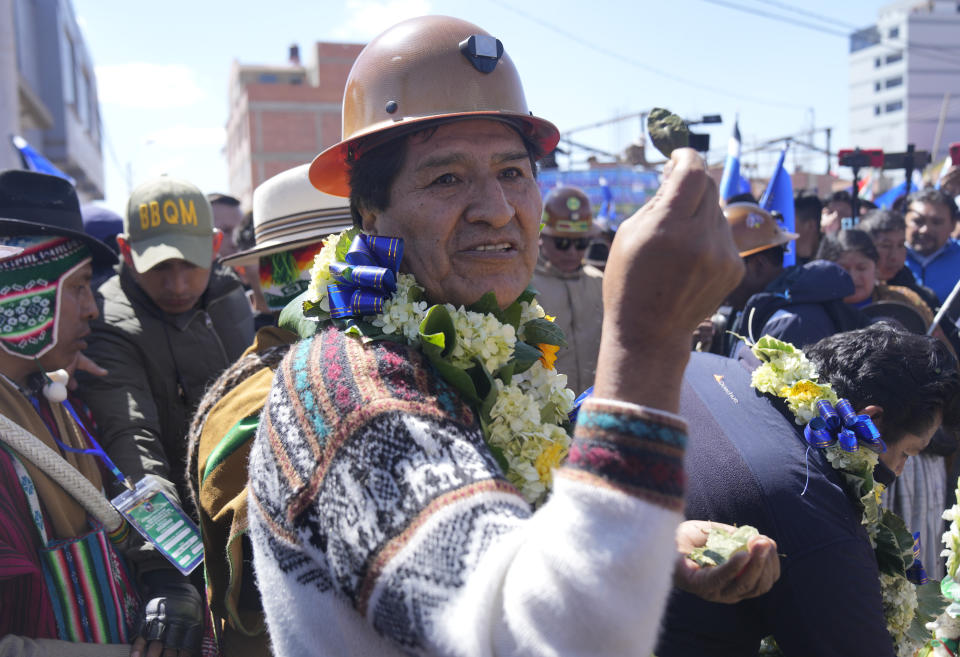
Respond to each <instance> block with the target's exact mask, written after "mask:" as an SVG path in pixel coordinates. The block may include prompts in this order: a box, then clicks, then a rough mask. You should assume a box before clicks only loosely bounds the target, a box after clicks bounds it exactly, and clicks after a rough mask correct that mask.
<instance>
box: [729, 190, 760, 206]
mask: <svg viewBox="0 0 960 657" xmlns="http://www.w3.org/2000/svg"><path fill="white" fill-rule="evenodd" d="M731 203H753V204H754V205H759V202H758V201H757V199H756V197H755V196H754V195H753V194H751V193H750V192H744V193H743V194H734V195H733V196H731V197H730V198H728V199H727V205H730V204H731Z"/></svg>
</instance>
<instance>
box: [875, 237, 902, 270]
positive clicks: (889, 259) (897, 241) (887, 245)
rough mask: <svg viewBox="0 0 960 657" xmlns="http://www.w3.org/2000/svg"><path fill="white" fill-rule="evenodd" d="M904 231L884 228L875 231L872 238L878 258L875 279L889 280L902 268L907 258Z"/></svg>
mask: <svg viewBox="0 0 960 657" xmlns="http://www.w3.org/2000/svg"><path fill="white" fill-rule="evenodd" d="M905 241H906V232H905V231H902V230H886V231H884V232H882V233H877V234H876V235H875V236H874V238H873V245H874V246H875V247H877V253H878V254H879V255H880V260H879V262H877V280H878V281H889V280H890V279H891V278H893V277H894V276H895V275H896V274H897V272H898V271H900V270H901V269H903V265H904V263H905V262H906V260H907V246H906V244H904V242H905Z"/></svg>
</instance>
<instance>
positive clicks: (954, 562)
mask: <svg viewBox="0 0 960 657" xmlns="http://www.w3.org/2000/svg"><path fill="white" fill-rule="evenodd" d="M955 497H956V499H960V481H958V482H957V491H956V495H955ZM943 519H944V520H949V521H950V528H949V529H948V530H947V531H946V532H944V534H943V544H944V545H945V546H946V547H945V548H944V550H943V552H941V553H940V556H941V557H946V558H947V574H946V575H944V577H943V579H942V580H941V581H940V591H941V593H942V594H943V596H944V597H945V598H947V600H949V601H950V604H949V606H948V607H947V608H946V609H945V610H944V611H943V613H941V614H940V615H939V616H937V618H936V620H934V621H933V622H931V623H928V624H927V629H928V630H930V631H932V632H933V637H934V638H933V640H931V641H929V642H928V643H927V645H926V646H924V649H923V650H922V651H920V653H918V654H919V655H920V656H921V657H930V656H932V657H957V654H958V653H960V578H958V577H957V570H958V569H960V526H958V524H957V523H958V521H960V504H954V505H953V506H952V507H950V508H949V509H947V510H946V511H944V512H943Z"/></svg>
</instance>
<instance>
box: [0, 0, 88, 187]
mask: <svg viewBox="0 0 960 657" xmlns="http://www.w3.org/2000/svg"><path fill="white" fill-rule="evenodd" d="M14 135H17V136H20V137H22V138H24V139H26V140H27V141H28V142H29V143H30V145H31V146H32V147H33V148H34V149H35V150H37V151H39V152H40V154H42V155H43V156H44V157H46V158H47V159H48V160H50V162H52V163H53V164H54V165H55V166H56V167H57V168H59V169H60V170H61V171H63V172H64V173H66V174H67V175H69V176H72V177H73V179H74V180H75V181H76V185H77V193H78V194H79V196H80V199H81V200H91V199H100V198H103V187H104V174H103V155H102V151H101V148H100V141H101V125H100V103H99V101H98V99H97V82H96V77H95V75H94V70H93V60H92V58H91V57H90V53H89V51H88V50H87V47H86V44H85V42H84V39H83V34H82V33H81V31H80V27H79V26H78V25H77V19H76V17H75V16H74V14H73V6H72V3H71V1H70V0H0V170H2V169H8V168H13V169H17V168H22V166H23V163H22V162H21V160H20V156H19V152H18V151H17V150H16V149H15V148H14V146H13V143H12V141H11V137H13V136H14Z"/></svg>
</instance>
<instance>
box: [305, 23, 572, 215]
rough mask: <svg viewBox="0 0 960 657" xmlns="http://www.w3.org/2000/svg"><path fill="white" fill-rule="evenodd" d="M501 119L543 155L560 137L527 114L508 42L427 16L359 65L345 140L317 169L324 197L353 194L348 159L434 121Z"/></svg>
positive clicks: (313, 171)
mask: <svg viewBox="0 0 960 657" xmlns="http://www.w3.org/2000/svg"><path fill="white" fill-rule="evenodd" d="M469 118H495V119H500V120H504V121H507V122H509V123H510V124H511V125H513V126H514V127H515V128H517V129H518V130H520V131H521V132H522V133H523V134H524V136H526V137H527V138H529V139H530V140H531V141H533V142H534V143H535V144H537V146H538V147H539V148H540V149H541V152H542V153H548V152H550V151H552V150H553V149H554V148H555V147H556V145H557V142H558V141H559V139H560V133H559V131H558V130H557V128H556V126H554V125H553V124H552V123H550V122H549V121H546V120H544V119H540V118H537V117H535V116H533V115H532V114H531V113H530V111H529V110H528V109H527V101H526V99H525V98H524V95H523V87H522V86H521V84H520V76H519V74H518V73H517V69H516V67H515V66H514V65H513V61H512V60H511V59H510V56H509V55H507V53H506V52H505V51H504V48H503V44H502V43H500V41H499V39H495V38H494V37H492V36H490V35H489V34H488V33H487V32H485V31H483V30H482V29H480V28H479V27H477V26H476V25H473V24H472V23H468V22H466V21H463V20H460V19H457V18H450V17H447V16H423V17H420V18H413V19H410V20H407V21H404V22H402V23H399V24H397V25H394V26H393V27H391V28H390V29H388V30H387V31H386V32H384V33H382V34H381V35H380V36H378V37H376V38H375V39H374V40H373V41H371V42H370V43H369V44H367V46H366V47H365V48H364V49H363V51H361V53H360V55H359V56H358V57H357V61H356V62H354V64H353V68H352V69H351V70H350V75H349V77H348V78H347V86H346V89H345V90H344V97H343V133H342V139H341V141H340V142H339V143H337V144H334V145H333V146H331V147H330V148H328V149H326V150H325V151H323V152H322V153H320V154H319V155H318V156H317V157H316V158H315V159H314V160H313V163H312V164H311V165H310V182H311V183H313V185H314V187H316V188H317V189H319V190H320V191H322V192H326V193H328V194H333V195H335V196H349V195H350V185H349V180H348V162H350V161H352V160H356V158H358V157H360V155H361V154H362V153H363V152H365V151H368V150H370V149H371V148H374V147H376V146H378V145H380V144H383V143H384V142H386V141H388V140H390V139H395V138H396V137H398V136H400V135H402V134H404V133H405V132H407V131H409V130H411V129H415V128H416V127H417V126H420V125H423V124H424V123H426V122H428V121H437V120H456V119H469Z"/></svg>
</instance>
